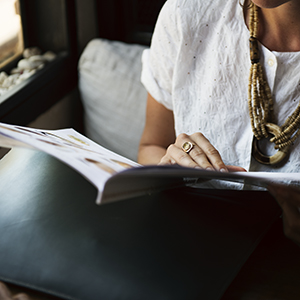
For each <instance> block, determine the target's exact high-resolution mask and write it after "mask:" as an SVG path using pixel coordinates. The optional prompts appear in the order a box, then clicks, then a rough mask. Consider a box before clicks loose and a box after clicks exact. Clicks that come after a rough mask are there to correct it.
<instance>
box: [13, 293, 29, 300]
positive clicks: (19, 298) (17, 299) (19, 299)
mask: <svg viewBox="0 0 300 300" xmlns="http://www.w3.org/2000/svg"><path fill="white" fill-rule="evenodd" d="M13 299H14V300H30V298H29V296H28V295H26V294H24V293H20V294H17V295H15V296H13Z"/></svg>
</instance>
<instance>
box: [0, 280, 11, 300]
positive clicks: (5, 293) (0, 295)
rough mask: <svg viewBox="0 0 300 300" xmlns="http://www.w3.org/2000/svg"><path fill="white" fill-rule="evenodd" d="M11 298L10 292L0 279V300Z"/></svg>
mask: <svg viewBox="0 0 300 300" xmlns="http://www.w3.org/2000/svg"><path fill="white" fill-rule="evenodd" d="M9 299H11V292H10V291H9V289H8V288H7V287H6V285H5V284H4V283H3V282H1V281H0V300H9Z"/></svg>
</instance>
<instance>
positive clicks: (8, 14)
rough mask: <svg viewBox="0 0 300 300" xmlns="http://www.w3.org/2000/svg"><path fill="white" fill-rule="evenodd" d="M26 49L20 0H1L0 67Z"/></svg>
mask: <svg viewBox="0 0 300 300" xmlns="http://www.w3.org/2000/svg"><path fill="white" fill-rule="evenodd" d="M23 50H24V42H23V31H22V22H21V15H20V3H19V0H0V68H2V67H3V66H4V65H6V64H7V63H9V62H10V61H12V60H13V59H15V58H16V57H17V56H19V55H20V54H21V53H22V52H23Z"/></svg>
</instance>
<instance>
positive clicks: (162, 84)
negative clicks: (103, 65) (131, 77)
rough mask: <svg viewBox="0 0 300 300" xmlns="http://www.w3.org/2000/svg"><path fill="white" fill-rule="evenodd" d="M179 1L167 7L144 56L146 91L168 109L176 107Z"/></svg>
mask: <svg viewBox="0 0 300 300" xmlns="http://www.w3.org/2000/svg"><path fill="white" fill-rule="evenodd" d="M177 19H178V16H177V0H168V1H167V2H166V3H165V5H164V6H163V8H162V10H161V11H160V14H159V16H158V19H157V23H156V26H155V29H154V33H153V37H152V41H151V47H150V49H147V50H144V53H143V56H142V63H143V69H142V75H141V81H142V83H143V85H144V86H145V88H146V90H147V91H148V92H149V93H150V94H151V96H152V97H153V98H154V99H156V100H157V101H158V102H159V103H161V104H163V105H164V106H165V107H166V108H167V109H170V110H172V109H173V103H172V83H173V73H174V67H175V64H176V60H177V53H178V48H179V43H180V34H179V29H178V28H179V25H178V23H177Z"/></svg>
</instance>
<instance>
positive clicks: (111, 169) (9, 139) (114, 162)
mask: <svg viewBox="0 0 300 300" xmlns="http://www.w3.org/2000/svg"><path fill="white" fill-rule="evenodd" d="M0 146H3V147H7V148H12V147H26V148H28V147H32V148H36V149H38V150H41V151H44V152H46V153H48V154H50V155H52V156H54V157H56V158H58V159H59V160H61V161H63V162H64V163H66V164H68V165H69V166H71V167H72V168H74V169H76V170H77V171H78V172H79V173H81V174H82V175H83V176H84V177H85V178H86V179H87V180H89V181H90V182H91V183H92V184H94V185H95V186H96V188H97V189H98V197H97V202H100V199H101V195H102V192H103V188H104V185H105V182H106V181H107V180H108V179H109V178H110V177H111V176H113V175H114V174H116V173H118V172H120V171H123V170H126V169H128V168H132V167H137V166H140V165H139V164H137V163H136V162H134V161H131V160H129V159H127V158H125V157H122V156H120V155H118V154H116V153H114V152H112V151H109V150H107V149H105V148H103V147H101V146H100V145H98V144H97V143H95V142H93V141H91V140H90V139H88V138H86V137H85V136H83V135H81V134H80V133H78V132H77V131H75V130H74V129H61V130H42V129H34V128H29V127H22V126H15V125H8V124H4V123H0Z"/></svg>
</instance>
